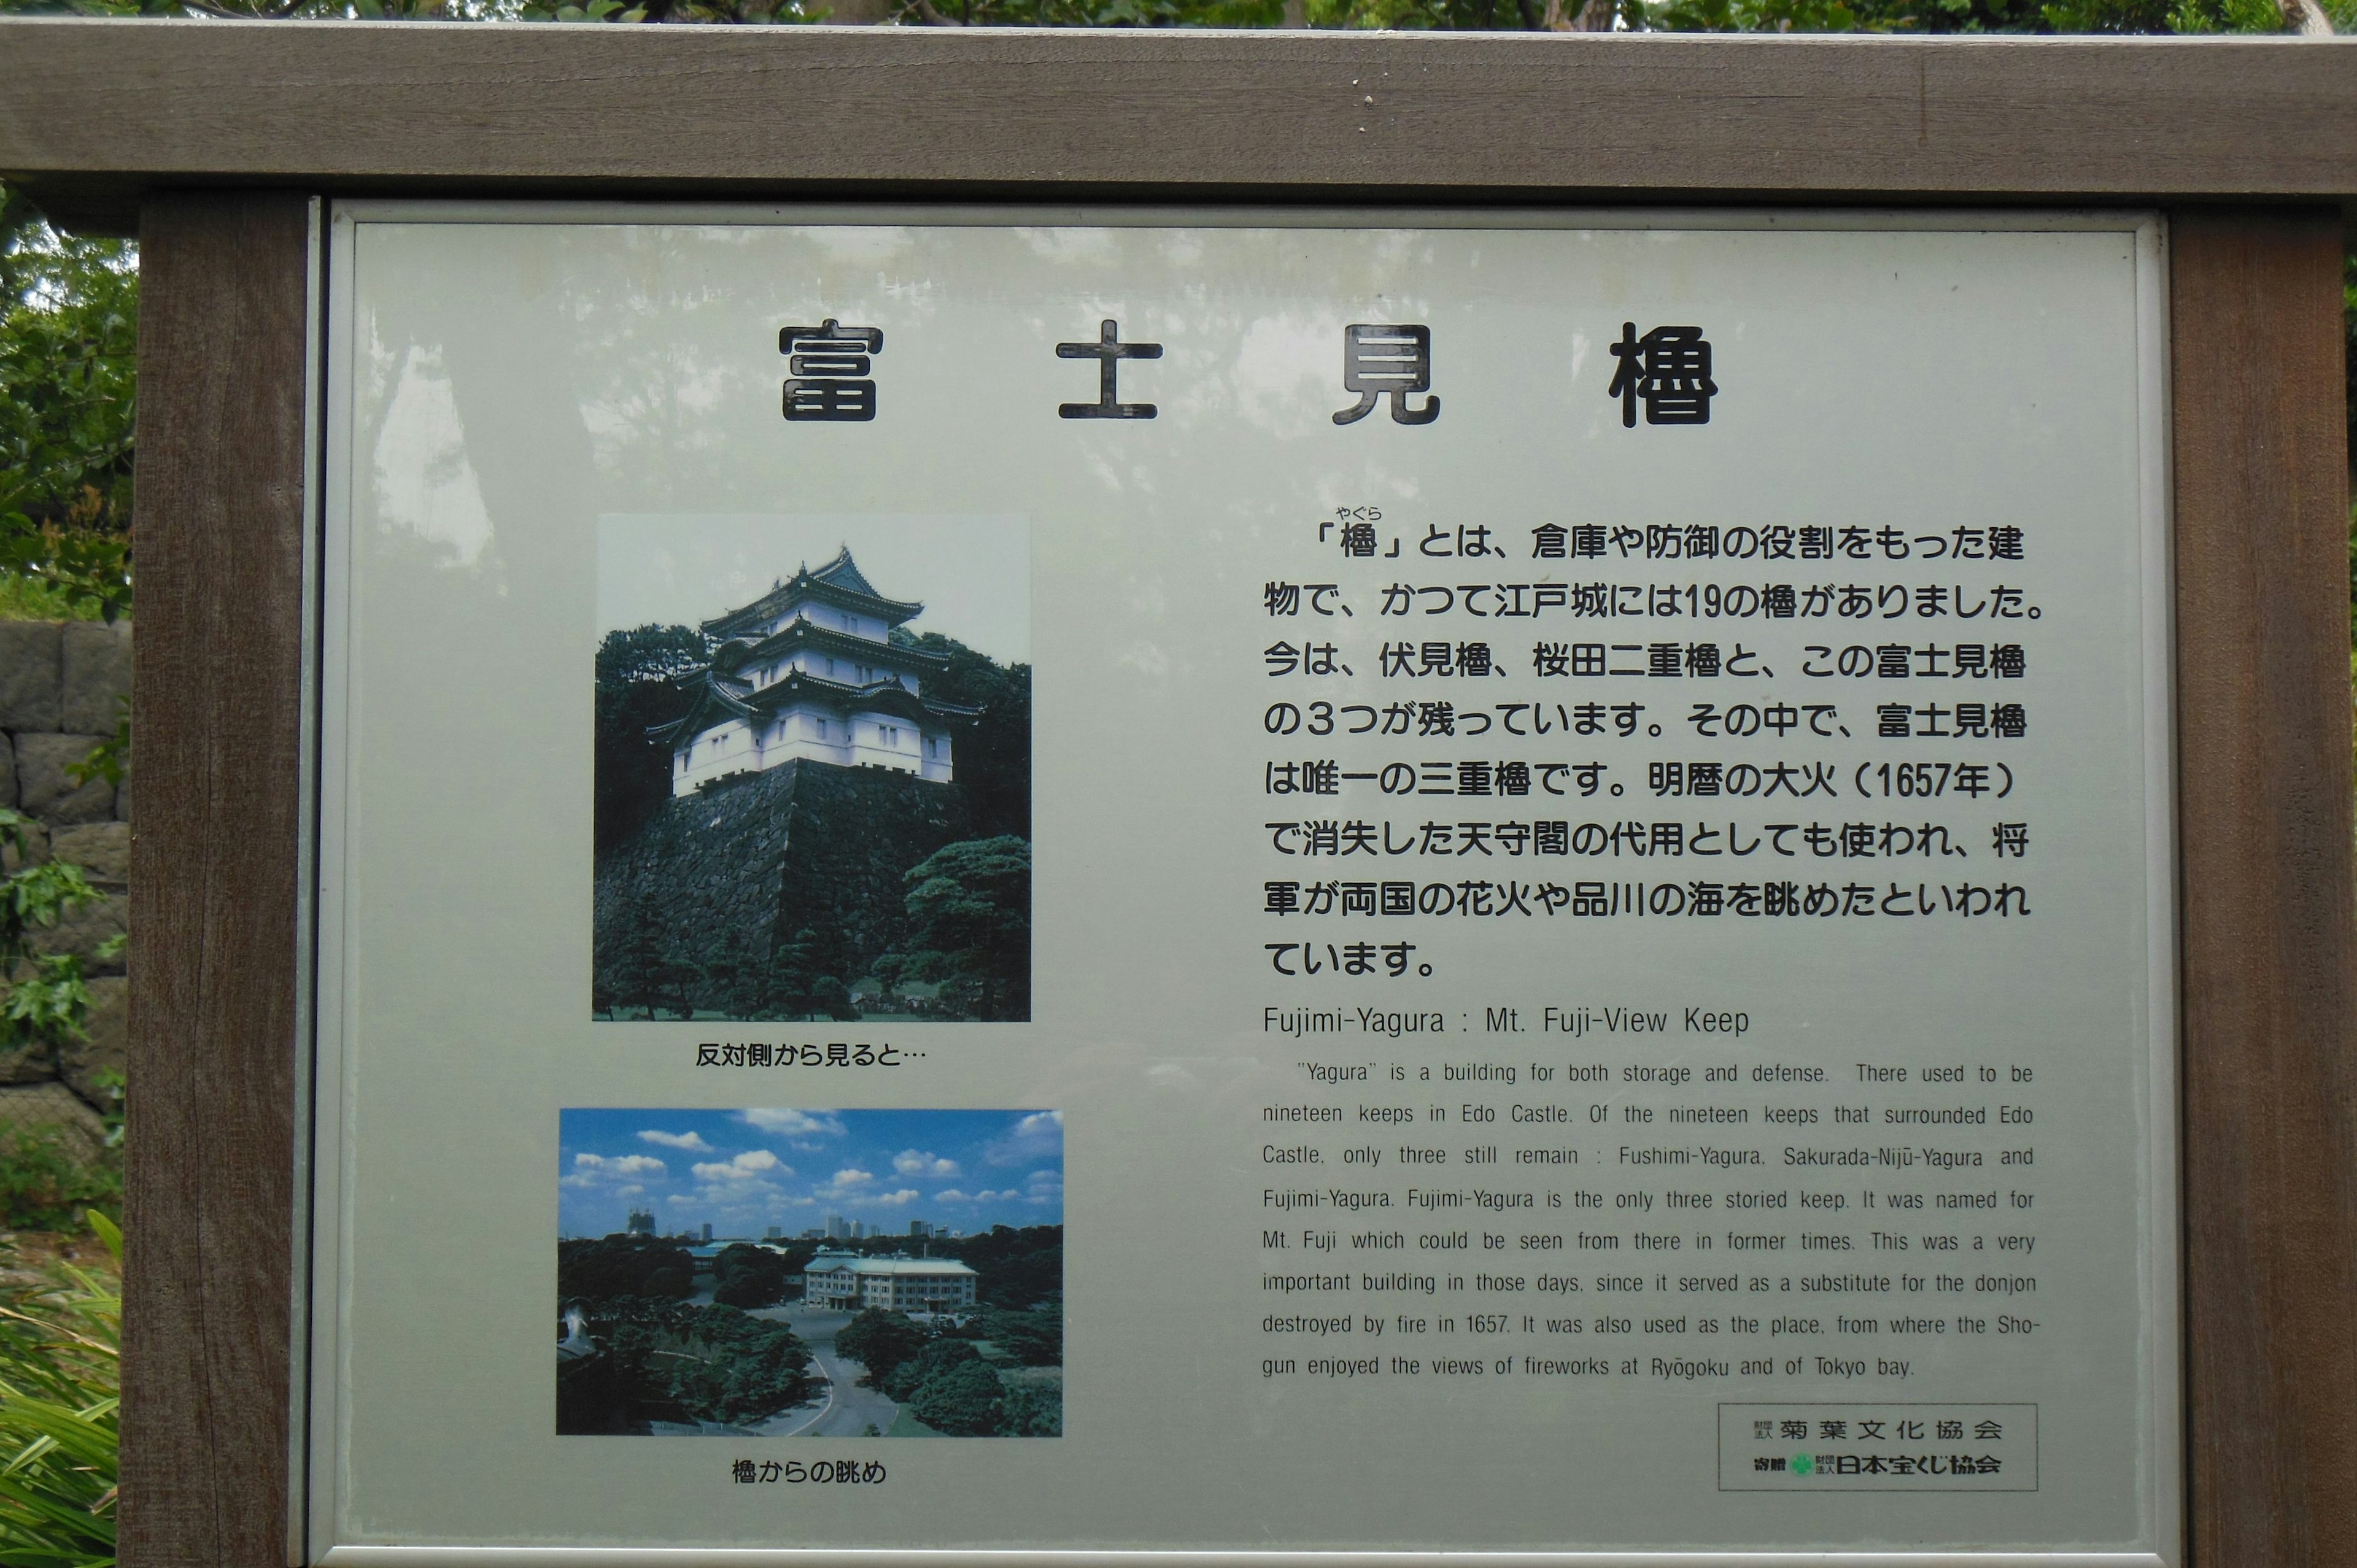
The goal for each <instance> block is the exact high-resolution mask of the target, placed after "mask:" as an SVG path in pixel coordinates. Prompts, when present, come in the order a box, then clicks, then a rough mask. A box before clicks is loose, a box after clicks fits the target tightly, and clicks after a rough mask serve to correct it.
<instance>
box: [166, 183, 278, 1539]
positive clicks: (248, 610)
mask: <svg viewBox="0 0 2357 1568" xmlns="http://www.w3.org/2000/svg"><path fill="white" fill-rule="evenodd" d="M139 239H140V288H141V300H140V317H139V404H140V406H139V459H138V463H139V467H138V511H137V520H138V529H139V575H140V593H139V609H138V617H139V637H138V639H137V643H136V646H135V650H134V660H135V665H134V670H133V676H132V703H133V706H134V708H135V711H136V712H137V714H138V715H139V717H138V750H137V754H136V758H135V764H134V767H135V783H134V786H133V792H134V797H135V803H136V804H135V811H134V817H133V822H134V829H133V844H132V879H131V886H132V894H131V898H132V928H133V929H134V930H135V932H136V933H137V935H136V938H135V942H136V945H135V948H134V950H133V953H132V958H131V1040H130V1068H129V1072H128V1075H127V1076H128V1078H129V1080H130V1082H129V1090H128V1095H127V1099H126V1107H127V1110H128V1112H129V1119H130V1133H129V1136H128V1138H127V1140H126V1144H125V1148H126V1151H127V1154H128V1157H129V1171H128V1175H127V1183H128V1187H129V1191H128V1194H127V1197H126V1215H127V1224H126V1226H125V1233H126V1237H127V1245H128V1247H129V1253H130V1255H129V1257H128V1259H127V1260H126V1264H127V1266H126V1267H125V1269H124V1326H123V1331H124V1346H123V1391H124V1402H123V1471H122V1477H123V1505H122V1507H123V1513H122V1535H121V1560H122V1562H123V1563H124V1565H125V1568H167V1565H169V1568H180V1565H183V1564H185V1565H189V1568H194V1565H197V1564H203V1565H205V1568H230V1565H231V1564H235V1565H236V1568H264V1565H266V1564H269V1563H278V1562H282V1561H296V1560H297V1557H296V1552H298V1550H299V1548H298V1545H297V1543H296V1541H295V1540H294V1538H293V1536H292V1535H291V1533H290V1530H289V1525H290V1513H289V1498H288V1475H289V1467H290V1455H291V1454H292V1452H293V1450H292V1441H293V1436H294V1429H293V1427H292V1424H291V1420H290V1411H291V1399H292V1392H293V1390H294V1388H295V1387H296V1383H297V1382H298V1381H299V1379H298V1378H297V1376H296V1370H297V1369H299V1368H300V1366H301V1361H300V1360H299V1359H294V1358H292V1355H291V1352H292V1338H291V1330H292V1316H291V1315H292V1303H293V1299H294V1287H295V1284H296V1273H295V1271H296V1269H297V1268H298V1267H299V1266H301V1263H300V1261H301V1260H302V1259H303V1258H304V1257H305V1255H306V1246H305V1238H303V1237H302V1236H299V1235H297V1234H296V1229H295V1214H296V1180H295V1178H296V1168H295V1167H296V1146H297V1145H296V1137H297V1128H296V1116H297V1106H298V1104H299V1103H300V1099H299V1097H298V1094H297V1087H298V1079H297V1076H296V1075H297V1070H298V1069H297V1066H296V1043H297V1026H298V1023H299V1022H300V1020H299V1019H298V1017H297V1004H298V998H299V997H300V996H301V995H302V994H303V992H302V988H301V987H300V986H299V984H298V983H297V972H298V957H299V952H300V948H299V943H300V941H301V940H302V939H303V933H301V932H299V931H298V929H297V927H298V918H297V910H298V904H299V898H298V889H297V881H298V868H299V867H300V866H301V865H303V864H304V860H303V856H302V854H301V853H300V843H299V839H300V831H299V830H300V826H301V823H302V821H303V811H302V801H301V799H300V796H299V790H298V785H297V780H298V779H299V778H300V777H301V776H302V774H301V768H300V760H301V746H302V733H303V702H302V693H303V632H304V628H303V571H304V552H303V534H304V491H305V481H306V478H307V476H306V474H305V472H304V464H305V456H304V453H305V444H304V428H303V410H304V392H305V386H306V381H307V365H306V363H305V337H304V327H305V323H306V320H307V311H308V308H309V302H308V300H307V276H308V273H307V268H308V246H309V206H308V203H307V200H306V199H305V198H303V197H301V196H296V195H287V194H282V193H277V192H261V193H254V192H241V193H218V194H212V195H202V196H167V197H158V198H155V199H151V200H150V201H149V202H148V203H147V204H146V207H145V210H144V212H143V215H142V220H141V223H140V234H139ZM301 1070H302V1071H303V1072H304V1073H305V1074H306V1075H307V1072H308V1068H307V1066H306V1067H305V1068H303V1069H301ZM290 1360H291V1361H292V1365H290Z"/></svg>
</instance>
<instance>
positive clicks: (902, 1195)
mask: <svg viewBox="0 0 2357 1568" xmlns="http://www.w3.org/2000/svg"><path fill="white" fill-rule="evenodd" d="M862 1201H864V1202H867V1203H876V1204H882V1205H884V1206H886V1207H887V1208H899V1207H900V1206H901V1205H903V1204H909V1203H914V1202H916V1201H917V1189H916V1188H915V1187H902V1188H901V1189H900V1190H899V1191H898V1192H879V1193H877V1194H875V1195H874V1196H872V1197H867V1198H865V1199H863V1200H862Z"/></svg>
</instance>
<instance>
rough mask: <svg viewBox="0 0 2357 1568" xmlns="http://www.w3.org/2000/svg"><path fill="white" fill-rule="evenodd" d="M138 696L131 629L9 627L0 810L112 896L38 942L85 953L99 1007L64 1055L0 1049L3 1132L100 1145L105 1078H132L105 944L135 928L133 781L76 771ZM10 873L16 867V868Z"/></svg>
mask: <svg viewBox="0 0 2357 1568" xmlns="http://www.w3.org/2000/svg"><path fill="white" fill-rule="evenodd" d="M130 693H131V627H130V624H129V623H128V622H120V623H117V624H116V625H113V626H106V625H102V624H101V623H98V622H94V621H68V622H64V623H62V624H60V623H59V622H56V621H0V806H10V807H14V808H15V809H16V810H17V811H21V812H23V813H24V814H25V815H27V816H28V817H30V818H32V819H34V821H35V822H36V823H37V824H38V825H37V826H35V827H34V828H33V829H32V831H31V845H30V848H31V854H32V858H33V860H34V862H35V863H36V864H38V863H39V862H41V861H44V860H48V859H50V858H56V859H59V860H67V861H71V862H72V863H73V864H75V865H79V866H81V868H82V871H83V874H84V875H87V876H88V877H89V878H90V880H91V884H92V885H93V886H96V887H98V888H99V890H100V891H101V892H102V894H103V895H104V897H102V899H101V900H100V901H99V902H98V903H96V904H93V905H91V906H90V907H88V908H84V909H83V910H82V911H81V913H80V914H79V915H75V916H71V917H69V918H67V919H66V920H65V921H63V922H61V923H60V924H59V926H58V927H57V928H56V929H54V930H52V931H50V932H48V933H47V934H46V935H45V936H44V938H43V939H42V940H40V942H39V943H38V945H39V946H40V947H41V949H42V950H45V951H49V952H76V953H80V954H81V959H82V972H83V973H84V974H85V975H87V976H88V977H89V985H90V993H91V1003H92V1006H91V1019H90V1039H89V1041H88V1042H87V1043H86V1044H77V1045H73V1046H70V1047H66V1048H65V1049H64V1050H62V1051H51V1050H48V1049H47V1048H45V1047H43V1048H29V1047H28V1048H21V1049H17V1050H14V1051H10V1050H5V1049H0V1133H5V1130H6V1129H7V1128H8V1127H9V1126H11V1125H17V1126H25V1125H36V1124H51V1125H63V1126H66V1127H68V1128H70V1129H73V1130H75V1131H76V1132H77V1133H79V1134H80V1135H81V1137H82V1139H83V1140H85V1141H87V1142H90V1143H91V1147H92V1148H93V1149H94V1148H95V1146H96V1143H95V1141H96V1140H98V1139H101V1138H102V1137H103V1136H104V1133H105V1129H104V1126H103V1124H102V1122H100V1120H99V1114H98V1113H99V1111H100V1109H102V1107H104V1106H105V1105H106V1104H107V1102H108V1096H107V1093H106V1091H105V1090H104V1089H103V1088H102V1086H101V1085H100V1083H99V1081H98V1079H99V1076H100V1075H101V1074H102V1073H104V1072H106V1071H109V1070H112V1071H113V1072H118V1073H119V1072H121V1071H122V1070H123V1047H124V1030H125V1026H126V1023H127V1021H128V1002H129V998H128V996H127V995H126V992H127V989H128V986H129V982H127V981H126V980H125V979H124V961H123V960H122V959H121V958H115V959H113V960H104V959H101V958H99V957H97V956H96V955H97V950H98V948H99V946H100V944H102V943H103V942H104V941H106V940H107V939H108V938H110V937H113V936H114V935H116V934H118V933H119V932H122V931H123V930H124V929H126V928H127V926H128V923H129V920H130V913H131V901H130V880H129V879H130V875H131V821H130V819H131V784H130V780H129V779H128V778H127V777H126V778H125V779H124V783H123V787H122V788H121V789H117V788H115V787H114V786H113V785H111V784H109V783H107V782H106V781H105V780H104V779H91V780H90V781H89V782H88V783H84V784H77V783H75V782H74V779H73V777H72V775H71V774H70V772H69V771H68V769H69V768H70V767H71V766H72V765H73V764H75V763H77V762H80V761H81V759H82V758H84V757H88V756H89V755H90V753H91V748H93V747H94V746H97V745H98V744H99V742H100V741H102V740H103V739H104V738H105V737H106V736H110V735H113V733H114V728H115V725H116V722H117V721H118V719H119V718H120V716H121V713H122V709H121V706H120V704H121V703H122V702H124V701H126V700H128V698H129V696H130ZM9 869H14V862H13V860H12V861H11V863H10V865H9Z"/></svg>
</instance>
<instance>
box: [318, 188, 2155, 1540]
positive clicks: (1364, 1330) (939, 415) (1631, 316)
mask: <svg viewBox="0 0 2357 1568" xmlns="http://www.w3.org/2000/svg"><path fill="white" fill-rule="evenodd" d="M329 258H330V259H329V267H330V286H329V291H328V297H329V320H328V334H327V337H328V342H327V361H328V371H327V382H328V399H327V412H326V418H325V424H324V436H325V442H326V449H327V469H328V483H327V486H326V507H325V518H324V528H325V542H326V553H325V568H326V569H325V574H324V583H325V587H324V590H323V595H322V601H323V615H324V633H325V634H324V638H323V650H322V664H321V672H320V673H321V691H322V703H323V710H322V718H321V736H322V739H321V759H320V778H321V808H320V844H319V855H318V861H319V875H320V885H321V900H320V910H321V931H320V953H321V957H320V964H319V973H318V985H317V993H318V998H319V1002H318V1020H319V1021H318V1042H317V1107H318V1117H317V1148H318V1151H319V1157H318V1159H317V1169H316V1175H315V1182H314V1187H315V1190H314V1193H313V1205H314V1207H313V1213H314V1215H315V1246H314V1256H315V1261H316V1279H315V1283H314V1290H313V1302H312V1312H311V1324H312V1337H313V1350H312V1359H311V1367H312V1380H311V1413H312V1423H311V1424H312V1442H311V1455H310V1464H309V1470H308V1483H307V1485H308V1490H309V1496H310V1498H311V1507H310V1519H311V1536H312V1545H313V1550H314V1552H316V1553H317V1554H320V1555H322V1556H323V1557H324V1559H325V1560H326V1561H328V1562H330V1563H345V1562H350V1563H375V1562H385V1563H393V1562H408V1561H412V1560H418V1561H423V1560H425V1559H427V1558H431V1559H433V1560H436V1561H442V1560H466V1561H473V1560H478V1559H480V1560H483V1561H492V1560H507V1559H508V1558H511V1557H515V1556H519V1555H523V1556H539V1555H546V1556H547V1557H548V1558H549V1560H550V1561H552V1562H554V1561H557V1560H563V1561H565V1562H575V1561H579V1560H582V1559H583V1558H584V1557H585V1556H594V1555H598V1554H601V1553H602V1554H612V1555H614V1556H616V1557H617V1558H620V1557H630V1558H636V1557H639V1556H644V1555H646V1554H648V1553H651V1552H663V1553H665V1558H664V1560H666V1561H669V1560H671V1556H670V1554H671V1553H673V1552H679V1551H698V1552H706V1553H709V1554H712V1555H713V1556H714V1558H715V1560H718V1559H720V1558H722V1557H726V1559H727V1560H730V1561H737V1560H743V1559H745V1558H746V1556H747V1554H748V1553H752V1554H761V1553H770V1552H825V1553H827V1554H828V1555H830V1556H838V1555H841V1554H844V1553H845V1552H874V1553H881V1554H885V1555H889V1556H906V1555H908V1554H910V1553H914V1552H942V1551H944V1550H964V1551H978V1552H1001V1551H1017V1552H1023V1553H1027V1554H1044V1553H1049V1552H1089V1553H1092V1554H1098V1553H1105V1552H1162V1553H1180V1552H1185V1553H1202V1552H1222V1553H1235V1552H1243V1553H1251V1554H1257V1555H1265V1556H1268V1557H1271V1558H1275V1557H1277V1556H1280V1555H1291V1554H1298V1553H1304V1552H1324V1553H1352V1554H1374V1553H1394V1554H1395V1553H1400V1552H1437V1551H1450V1552H1489V1553H1498V1554H1511V1555H1513V1556H1516V1557H1537V1556H1544V1557H1549V1558H1566V1559H1576V1560H1578V1561H1594V1562H1615V1561H1624V1560H1636V1559H1640V1558H1641V1559H1642V1560H1644V1561H1647V1562H1666V1561H1696V1562H1706V1561H1720V1560H1725V1561H1733V1560H1734V1559H1735V1558H1736V1557H1738V1556H1740V1557H1741V1559H1742V1560H1744V1561H1755V1560H1760V1558H1761V1556H1762V1554H1763V1553H1769V1554H1773V1553H1778V1552H1792V1553H1808V1552H1825V1551H1835V1552H1845V1553H1849V1554H1852V1556H1851V1559H1850V1560H1856V1561H1884V1560H1890V1561H1897V1560H1901V1559H1908V1560H1920V1558H1921V1554H1923V1553H1927V1552H1929V1553H1935V1554H1943V1559H1944V1557H1948V1556H1953V1557H1959V1558H1968V1559H1970V1560H1973V1561H1986V1562H1991V1563H1995V1562H2013V1561H2028V1560H2034V1561H2038V1562H2041V1563H2058V1562H2093V1561H2104V1562H2167V1561H2175V1560H2176V1559H2177V1555H2178V1501H2177V1499H2178V1478H2177V1477H2178V1436H2177V1427H2178V1414H2177V1412H2178V1388H2177V1371H2176V1367H2177V1344H2178V1326H2177V1319H2176V1308H2175V1301H2176V1255H2175V1243H2174V1234H2175V1226H2176V1213H2177V1207H2176V1195H2175V1187H2174V1184H2175V1179H2176V1178H2175V1171H2176V1163H2175V1142H2174V1104H2175V1081H2174V1071H2173V1065H2172V1064H2173V1041H2174V1012H2173V1007H2174V1000H2173V996H2174V959H2173V952H2174V946H2173V943H2174V932H2173V927H2172V923H2171V922H2172V915H2171V908H2172V894H2173V883H2172V868H2171V861H2170V854H2171V843H2172V832H2171V821H2172V818H2171V814H2170V800H2169V768H2168V764H2169V679H2168V652H2169V645H2170V643H2169V625H2168V609H2167V604H2168V600H2167V595H2166V584H2167V580H2168V579H2167V560H2166V552H2165V544H2164V541H2165V537H2166V535H2165V532H2164V524H2165V521H2166V510H2167V485H2166V469H2165V461H2166V459H2165V452H2166V443H2165V439H2164V435H2163V433H2164V430H2165V423H2164V421H2165V409H2164V407H2163V402H2162V391H2161V389H2162V387H2163V386H2164V384H2165V382H2164V377H2163V369H2164V367H2163V365H2162V362H2161V351H2160V347H2159V346H2160V343H2161V341H2162V338H2161V325H2160V324H2161V294H2160V271H2161V248H2160V235H2159V229H2158V223H2156V222H2154V221H2152V220H2147V219H2140V218H2136V217H2133V216H2129V217H2122V216H2116V215H2105V216H2092V217H2089V216H2077V215H2065V214H2042V215H2026V216H2025V215H2015V216H2010V217H2006V218H1990V217H1986V216H1970V215H1957V214H1939V215H1926V214H1912V215H1907V214H1901V215H1889V214H1883V215H1875V216H1871V217H1867V216H1846V215H1841V214H1827V213H1761V214H1745V215H1727V214H1711V215H1699V214H1674V215H1659V214H1656V215H1645V216H1638V215H1631V214H1627V213H1604V212H1593V213H1572V214H1554V215H1547V216H1544V217H1537V216H1532V215H1528V214H1466V213H1456V214H1448V215H1430V216H1421V215H1418V216H1405V217H1403V216H1398V215H1384V216H1382V217H1374V216H1371V215H1369V214H1364V213H1360V214H1308V215H1305V214H1299V213H1288V214H1285V215H1283V216H1282V217H1278V216H1275V215H1272V214H1269V213H1265V212H1263V213H1246V214H1239V213H1233V212H1202V211H1146V212H1137V213H1120V214H1108V213H1107V212H1105V211H1103V210H1092V211H1064V212H1035V213H1023V214H1011V215H1010V214H1007V213H1004V212H996V211H975V210H953V209H931V210H911V209H889V210H887V209H852V210H814V209H711V210H691V209H616V208H603V209H600V208H571V207H550V206H545V205H544V206H537V207H535V206H524V205H514V204H509V205H503V206H491V205H454V204H432V205H427V204H393V203H366V204H353V205H347V206H344V207H341V208H339V209H338V211H337V214H336V217H335V221H334V225H333V229H332V236H331V242H330V252H329ZM1068 1242H1069V1246H1068V1244H1067V1243H1068ZM909 1439H929V1441H909Z"/></svg>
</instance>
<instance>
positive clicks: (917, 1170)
mask: <svg viewBox="0 0 2357 1568" xmlns="http://www.w3.org/2000/svg"><path fill="white" fill-rule="evenodd" d="M892 1168H893V1169H894V1170H896V1171H898V1172H899V1174H900V1175H902V1176H927V1177H930V1178H931V1179H933V1180H935V1181H939V1180H941V1179H942V1178H943V1177H945V1176H956V1175H958V1174H959V1172H958V1163H957V1162H956V1161H955V1160H944V1159H942V1158H939V1157H938V1156H936V1155H933V1154H931V1153H930V1152H929V1151H927V1150H923V1149H903V1150H901V1151H900V1152H899V1154H897V1155H893V1156H892Z"/></svg>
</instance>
